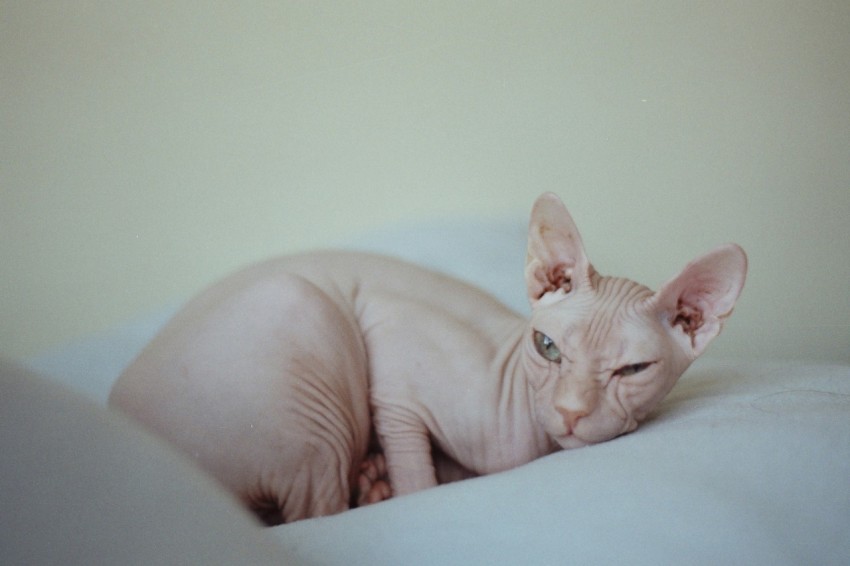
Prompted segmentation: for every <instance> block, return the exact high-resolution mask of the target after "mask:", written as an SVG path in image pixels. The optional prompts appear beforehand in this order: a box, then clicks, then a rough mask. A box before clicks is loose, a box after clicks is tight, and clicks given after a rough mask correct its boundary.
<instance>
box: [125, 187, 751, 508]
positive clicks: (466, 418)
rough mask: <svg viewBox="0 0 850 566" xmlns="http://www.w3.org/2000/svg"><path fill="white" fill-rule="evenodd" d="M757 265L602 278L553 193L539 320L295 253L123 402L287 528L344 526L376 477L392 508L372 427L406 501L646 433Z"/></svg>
mask: <svg viewBox="0 0 850 566" xmlns="http://www.w3.org/2000/svg"><path fill="white" fill-rule="evenodd" d="M745 270H746V259H745V256H744V255H743V252H742V251H740V248H737V247H735V246H727V247H724V248H720V249H718V250H717V251H715V252H712V254H709V255H707V256H704V258H702V259H701V260H698V261H697V262H695V263H694V264H692V265H691V266H689V267H688V268H686V270H685V271H684V272H683V273H682V275H680V276H679V277H678V278H676V279H674V280H673V281H671V283H669V284H668V285H666V286H665V287H664V289H662V291H660V292H659V293H657V294H654V293H652V291H650V290H649V289H647V288H646V287H643V286H641V285H638V284H637V283H634V282H631V281H629V280H627V279H621V278H610V277H602V276H600V275H598V274H597V273H596V272H595V271H594V270H593V268H592V267H591V266H590V263H589V262H587V260H586V258H585V257H584V252H583V250H582V247H581V242H580V238H579V236H578V232H577V231H576V229H575V226H574V224H573V223H572V220H571V219H570V218H569V215H568V213H567V212H566V209H564V208H563V205H561V203H560V201H558V200H557V197H554V195H544V196H543V197H541V198H540V199H539V200H538V202H537V204H536V205H535V210H534V212H533V213H532V222H531V229H530V232H529V261H528V264H527V269H526V280H527V284H528V290H529V298H530V300H531V303H532V306H533V313H532V317H531V320H530V321H528V320H526V319H524V318H522V317H520V316H519V315H518V314H516V313H514V312H513V311H511V310H509V309H507V308H505V307H504V306H502V305H501V304H500V303H499V302H498V301H496V300H495V299H493V298H492V297H490V296H489V295H487V294H485V293H483V292H482V291H480V290H478V289H476V288H474V287H471V286H469V285H467V284H465V283H462V282H460V281H457V280H455V279H452V278H449V277H446V276H443V275H440V274H437V273H434V272H431V271H428V270H425V269H422V268H419V267H416V266H412V265H410V264H407V263H403V262H400V261H397V260H392V259H388V258H382V257H378V256H372V255H365V254H352V253H321V254H309V255H301V256H292V257H287V258H281V259H277V260H273V261H270V262H266V263H262V264H259V265H256V266H253V267H251V268H248V269H246V270H244V271H242V272H239V273H237V274H235V275H233V276H231V277H229V278H227V279H225V280H224V281H222V282H221V283H219V284H217V285H215V286H213V287H211V288H210V289H209V290H208V291H206V292H204V293H202V294H201V295H200V296H199V297H198V298H196V299H195V300H193V301H192V302H190V303H189V304H188V305H187V306H186V308H184V309H183V311H181V313H179V314H178V315H177V316H176V317H175V319H174V320H173V321H172V322H171V323H170V324H169V325H167V326H166V328H165V329H164V330H163V331H162V333H161V334H160V335H159V336H157V338H155V339H154V341H153V342H152V343H151V344H150V345H149V346H148V347H147V348H146V349H145V351H144V352H143V353H142V354H141V355H140V356H139V358H138V359H137V360H136V361H135V362H134V363H133V365H131V366H130V367H129V368H128V369H127V371H126V372H125V373H124V375H123V376H122V377H121V378H120V380H119V381H118V383H117V384H116V386H115V388H114V389H113V392H112V394H111V396H110V403H111V404H113V405H116V406H118V407H120V408H121V409H122V410H124V411H125V412H127V413H129V414H131V415H132V416H134V417H135V418H137V419H139V420H140V421H142V422H143V423H144V424H146V425H147V426H149V427H150V428H151V429H153V430H154V431H156V432H158V433H159V434H161V435H163V436H165V437H166V438H168V439H170V440H171V441H172V442H174V443H175V444H176V445H177V446H179V447H180V448H182V449H183V450H184V451H185V452H187V453H188V454H189V455H191V456H192V457H194V458H195V459H196V461H197V462H198V463H199V464H200V465H201V466H202V467H204V468H206V469H207V470H209V471H210V472H211V473H212V474H213V475H215V476H216V477H217V478H218V479H219V480H220V481H222V483H224V485H226V486H227V487H228V488H229V489H231V490H232V491H233V492H234V493H236V494H237V495H238V496H239V497H240V498H242V499H243V500H244V501H245V502H246V503H247V504H248V505H250V506H251V507H253V508H254V509H256V510H257V511H258V512H261V513H262V514H265V515H266V516H267V517H268V518H269V520H270V521H271V522H276V520H280V519H283V520H285V521H292V520H296V519H300V518H305V517H312V516H318V515H324V514H329V513H334V512H339V511H342V510H344V509H346V508H348V506H349V504H350V500H351V498H352V492H353V491H356V490H357V484H358V482H359V483H360V490H361V491H367V492H368V491H370V490H372V491H373V492H374V491H375V490H376V489H377V490H378V492H380V493H379V494H378V495H376V494H375V493H372V494H371V495H369V494H363V493H361V494H360V496H361V501H368V500H375V499H381V498H383V497H386V496H387V495H388V493H386V486H385V485H382V481H381V479H380V478H378V477H377V476H380V475H381V472H376V471H375V468H376V467H379V466H377V465H376V464H375V459H374V457H372V456H367V454H368V453H369V451H370V431H371V430H372V428H371V427H374V431H375V432H376V433H377V440H378V441H379V444H380V450H381V451H382V452H383V454H384V455H385V457H386V465H387V471H388V476H389V483H390V484H391V485H392V490H393V494H394V495H401V494H405V493H410V492H413V491H417V490H419V489H423V488H427V487H430V486H433V485H436V484H437V483H438V479H439V480H442V481H445V480H446V479H448V478H449V477H463V476H467V475H477V474H488V473H493V472H497V471H501V470H505V469H509V468H512V467H515V466H518V465H521V464H524V463H526V462H529V461H531V460H533V459H535V458H538V457H540V456H542V455H545V454H547V453H549V452H551V451H552V450H554V449H556V448H557V447H564V448H572V447H577V446H583V445H585V444H591V443H595V442H601V441H604V440H608V439H610V438H613V437H615V436H617V435H619V434H622V433H625V432H629V431H631V430H633V429H634V428H635V427H636V426H637V424H638V422H639V421H640V420H641V419H643V418H644V417H645V416H646V414H647V413H648V412H649V411H650V410H651V409H652V408H653V407H654V406H655V405H656V404H657V403H658V402H659V401H660V400H661V398H663V396H664V395H666V393H667V392H668V391H669V389H670V388H671V387H672V386H673V385H674V384H675V381H676V379H677V378H678V377H679V375H681V373H682V372H683V371H684V370H685V369H686V368H687V366H688V365H689V364H690V362H691V361H693V359H695V358H696V356H697V355H699V353H701V351H702V350H703V349H704V347H705V345H706V344H707V342H708V341H709V340H710V339H711V338H712V337H713V336H714V335H716V333H717V332H719V330H720V324H721V320H722V318H723V317H724V316H726V315H727V314H728V313H729V312H730V311H731V308H732V306H733V304H734V302H735V299H736V298H737V296H738V293H739V292H740V290H741V286H742V285H743V278H744V273H745ZM373 448H375V447H373ZM432 448H433V450H432ZM432 454H438V455H439V457H438V461H436V463H435V460H434V458H433V457H432ZM435 464H436V465H435ZM380 467H382V466H380ZM366 468H368V473H365V475H367V476H369V477H368V478H364V477H363V474H364V472H363V469H366ZM438 468H439V469H438ZM438 476H439V477H438ZM364 481H365V483H364ZM379 487H380V488H381V489H379ZM364 496H365V497H364ZM266 511H267V512H266Z"/></svg>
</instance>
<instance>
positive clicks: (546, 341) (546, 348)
mask: <svg viewBox="0 0 850 566" xmlns="http://www.w3.org/2000/svg"><path fill="white" fill-rule="evenodd" d="M534 347H535V348H536V349H537V353H538V354H540V355H541V356H543V357H544V358H546V359H547V360H549V361H550V362H555V363H556V364H559V363H561V351H560V350H559V349H558V347H557V346H556V345H555V342H554V340H552V339H551V338H549V337H548V336H546V335H545V334H543V333H542V332H540V331H538V330H535V331H534Z"/></svg>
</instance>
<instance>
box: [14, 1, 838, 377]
mask: <svg viewBox="0 0 850 566" xmlns="http://www.w3.org/2000/svg"><path fill="white" fill-rule="evenodd" d="M848 30H850V3H848V2H846V1H844V0H838V1H834V2H830V1H823V0H822V1H807V2H780V1H775V2H765V1H756V0H747V1H743V2H742V1H737V0H736V1H731V2H695V1H694V2H692V1H682V2H667V1H659V2H596V1H587V2H528V1H525V0H522V1H516V2H494V1H487V2H484V1H465V2H463V1H452V2H439V1H429V2H418V1H417V2H401V1H397V0H392V1H387V2H354V1H352V2H312V1H303V2H301V1H298V2H296V1H284V2H173V1H171V0H169V1H153V0H152V1H145V2H111V1H109V2H106V1H104V2H88V1H85V2H84V1H69V2H65V1H59V0H57V1H53V2H49V1H48V2H40V1H35V0H32V1H19V2H13V1H6V0H0V119H1V120H2V122H0V152H2V153H0V354H4V355H7V356H12V357H25V356H31V355H34V354H35V353H37V352H39V351H42V350H43V349H45V348H50V347H53V346H55V345H57V344H60V343H62V342H65V341H68V340H71V339H74V338H75V337H78V336H81V335H84V334H87V333H91V332H95V331H98V330H101V329H104V328H108V327H109V326H110V325H113V324H116V323H118V322H120V321H122V320H124V319H126V318H127V317H130V316H133V315H134V314H136V313H139V312H142V311H146V310H149V309H154V308H157V307H158V306H159V305H161V304H163V303H166V302H167V301H171V300H173V299H174V298H175V297H185V296H188V295H189V294H191V293H193V292H195V291H196V290H198V289H199V288H201V287H203V286H204V285H206V284H207V283H209V282H210V281H212V280H213V279H215V278H217V277H219V276H221V275H223V274H224V273H226V272H227V271H230V270H232V269H234V268H236V267H238V266H240V265H242V264H245V263H246V262H249V261H253V260H255V259H259V258H262V257H266V256H270V255H275V254H278V253H282V252H290V251H296V250H303V249H307V248H315V247H324V246H328V245H331V244H333V243H335V242H340V241H346V240H347V239H349V238H353V237H354V236H355V235H357V234H362V233H364V232H368V231H369V230H374V229H377V228H379V227H382V226H388V225H392V226H406V225H427V223H428V222H430V221H434V220H436V219H442V220H445V219H457V220H458V221H463V219H464V218H469V217H475V218H484V219H490V218H492V219H518V220H524V219H525V218H526V217H527V215H528V211H529V209H530V207H531V204H532V202H533V200H534V198H535V197H536V196H537V195H538V194H539V193H541V192H543V191H554V192H556V193H558V194H559V195H560V196H561V197H562V198H563V199H564V201H565V202H566V204H567V206H568V207H569V208H570V210H571V212H572V214H573V216H574V218H575V220H576V222H577V223H578V225H579V228H580V229H581V231H582V235H583V237H584V240H585V244H586V247H587V250H588V254H589V256H590V258H591V261H593V262H594V264H595V265H596V267H597V268H598V269H599V270H600V271H601V272H603V273H609V274H617V275H625V276H629V277H631V278H633V279H636V280H638V281H641V282H643V283H645V284H647V285H650V286H651V287H654V288H657V287H658V285H660V284H661V283H662V282H663V281H664V280H666V279H667V278H669V277H670V276H672V275H674V274H675V273H677V272H678V271H679V270H680V269H681V268H682V267H683V266H684V264H685V263H687V262H688V261H689V260H690V259H692V258H693V257H695V256H696V255H698V254H700V253H703V252H705V251H708V250H709V249H711V248H712V247H714V246H715V245H717V244H720V243H723V242H726V241H735V242H738V243H739V244H741V245H742V246H743V247H744V248H745V249H746V250H747V252H748V254H749V257H750V277H749V280H748V283H747V287H746V289H745V291H744V295H743V297H742V298H741V301H740V302H739V305H738V308H737V310H736V314H735V316H734V317H733V318H732V319H731V321H730V324H729V325H728V327H727V329H726V331H725V333H724V336H723V337H722V338H721V339H720V340H719V341H718V342H717V343H716V344H715V345H714V346H713V347H712V349H711V352H712V353H713V354H715V355H720V356H727V357H757V358H799V359H809V360H821V361H843V362H847V361H850V292H848V281H850V33H848ZM457 245H458V246H462V245H463V242H457ZM505 269H509V270H516V273H517V284H518V285H522V279H521V270H522V266H521V265H518V266H505Z"/></svg>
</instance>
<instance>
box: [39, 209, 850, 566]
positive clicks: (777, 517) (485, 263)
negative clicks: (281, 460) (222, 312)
mask: <svg viewBox="0 0 850 566" xmlns="http://www.w3.org/2000/svg"><path fill="white" fill-rule="evenodd" d="M435 236H436V237H435ZM435 241H436V242H437V244H436V245H435V244H434V242H435ZM346 245H347V246H348V247H358V248H364V249H370V250H376V251H383V252H388V253H394V254H396V255H401V256H404V257H406V258H408V259H413V260H415V261H419V262H421V263H425V264H427V265H430V266H433V267H437V268H440V269H442V270H444V271H447V272H449V273H454V274H456V275H459V276H462V277H464V278H466V279H469V280H471V281H473V282H475V283H477V284H479V285H481V286H483V287H485V288H487V289H489V290H490V291H492V292H493V293H495V294H496V295H497V296H499V297H500V298H501V299H502V300H504V301H505V302H507V303H508V304H510V305H511V306H513V307H514V308H516V309H518V310H522V309H524V308H525V307H524V301H525V299H524V293H523V290H522V288H521V281H520V280H519V277H520V268H519V267H517V266H521V265H522V262H523V260H524V253H525V251H524V224H523V223H521V222H504V223H494V224H481V223H479V224H470V223H469V222H459V223H444V224H441V225H438V226H436V227H435V226H432V227H429V228H428V229H425V230H410V229H408V228H403V229H399V230H386V231H382V232H377V233H374V234H372V235H370V236H368V237H366V238H364V239H362V240H359V241H357V242H350V243H347V244H346ZM175 309H176V305H172V306H170V307H164V308H163V309H162V310H160V311H158V312H155V313H150V314H148V315H144V316H142V317H140V318H138V319H136V320H133V321H128V322H127V323H126V324H123V325H121V326H120V327H118V328H115V329H113V330H112V331H109V332H104V333H101V334H98V335H96V336H92V337H90V338H87V339H84V340H81V341H78V342H76V343H74V344H71V345H68V346H67V347H64V348H61V349H58V350H56V351H53V352H50V353H46V354H44V355H42V356H39V357H38V358H36V359H33V360H30V361H29V364H28V365H29V366H30V367H31V368H33V369H35V370H36V371H39V372H41V373H42V374H45V375H47V376H49V377H52V378H53V379H56V380H59V381H62V382H63V383H65V384H66V385H69V386H70V387H72V388H75V389H77V390H79V391H82V392H83V393H85V394H86V395H88V396H89V397H91V398H94V399H95V400H97V401H99V402H100V403H103V402H104V401H105V399H106V396H107V394H108V391H109V387H110V386H111V384H112V382H113V381H114V379H115V378H116V377H117V376H118V374H119V373H120V371H121V369H122V368H123V367H124V366H125V365H126V364H127V363H128V362H129V361H130V360H131V359H132V358H133V356H135V354H136V352H138V350H139V349H140V348H141V347H142V346H143V345H144V343H145V342H146V341H147V340H148V339H149V338H150V337H151V336H152V335H153V334H154V333H155V332H156V330H157V329H158V328H159V327H160V326H161V324H162V323H164V321H165V320H167V318H168V317H169V316H170V315H171V313H172V312H173V311H174V310H175ZM720 339H722V336H721V338H720ZM271 534H273V535H274V537H275V538H276V539H277V540H278V541H279V542H280V543H281V544H282V545H284V546H285V547H286V549H287V550H288V552H289V553H290V554H292V555H295V556H297V557H300V558H302V559H303V560H304V561H305V563H311V564H352V563H355V564H372V565H375V564H530V565H536V564H573V563H574V564H612V563H628V564H685V563H688V564H695V563H699V564H845V565H846V564H850V366H842V365H818V364H812V363H779V362H765V361H761V360H758V359H754V360H753V361H747V362H741V361H722V360H712V359H710V358H708V359H705V360H700V361H698V362H697V363H696V364H695V365H694V367H692V368H691V369H690V370H689V371H688V372H687V373H686V374H685V376H684V377H683V378H682V380H681V381H680V383H679V384H678V385H677V386H676V387H675V389H674V390H673V392H672V393H671V394H670V396H669V397H668V398H667V399H666V400H665V401H664V402H663V403H662V405H661V406H660V407H659V408H658V409H657V410H656V412H655V413H654V416H653V417H652V418H651V419H650V420H649V422H647V423H645V424H644V425H642V426H641V428H639V429H638V431H636V432H635V433H633V434H630V435H628V436H625V437H621V438H618V439H616V440H613V441H611V442H608V443H605V444H601V445H597V446H591V447H587V448H582V449H579V450H573V451H567V452H561V453H557V454H554V455H552V456H549V457H547V458H543V459H541V460H538V461H537V462H534V463H532V464H530V465H527V466H524V467H522V468H519V469H516V470H512V471H509V472H506V473H502V474H497V475H493V476H489V477H485V478H479V479H475V480H469V481H466V482H461V483H458V484H452V485H448V486H442V487H439V488H435V489H432V490H428V491H426V492H422V493H418V494H415V495H411V496H408V497H403V498H398V499H395V500H390V501H388V502H384V503H381V504H379V505H375V506H372V507H368V508H363V509H358V510H354V511H350V512H347V513H344V514H341V515H337V516H334V517H328V518H322V519H315V520H310V521H304V522H300V523H295V524H292V525H284V526H281V527H276V528H275V529H274V530H273V531H272V532H271Z"/></svg>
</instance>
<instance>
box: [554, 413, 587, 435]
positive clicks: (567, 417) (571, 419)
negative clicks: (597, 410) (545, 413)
mask: <svg viewBox="0 0 850 566" xmlns="http://www.w3.org/2000/svg"><path fill="white" fill-rule="evenodd" d="M556 409H557V411H558V412H559V413H561V416H562V417H563V418H564V426H566V427H567V434H569V433H571V432H572V431H573V430H574V429H575V428H576V423H578V421H579V419H581V418H582V417H586V416H587V415H589V414H590V413H589V412H588V411H586V410H584V409H579V410H574V409H567V408H566V407H556Z"/></svg>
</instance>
